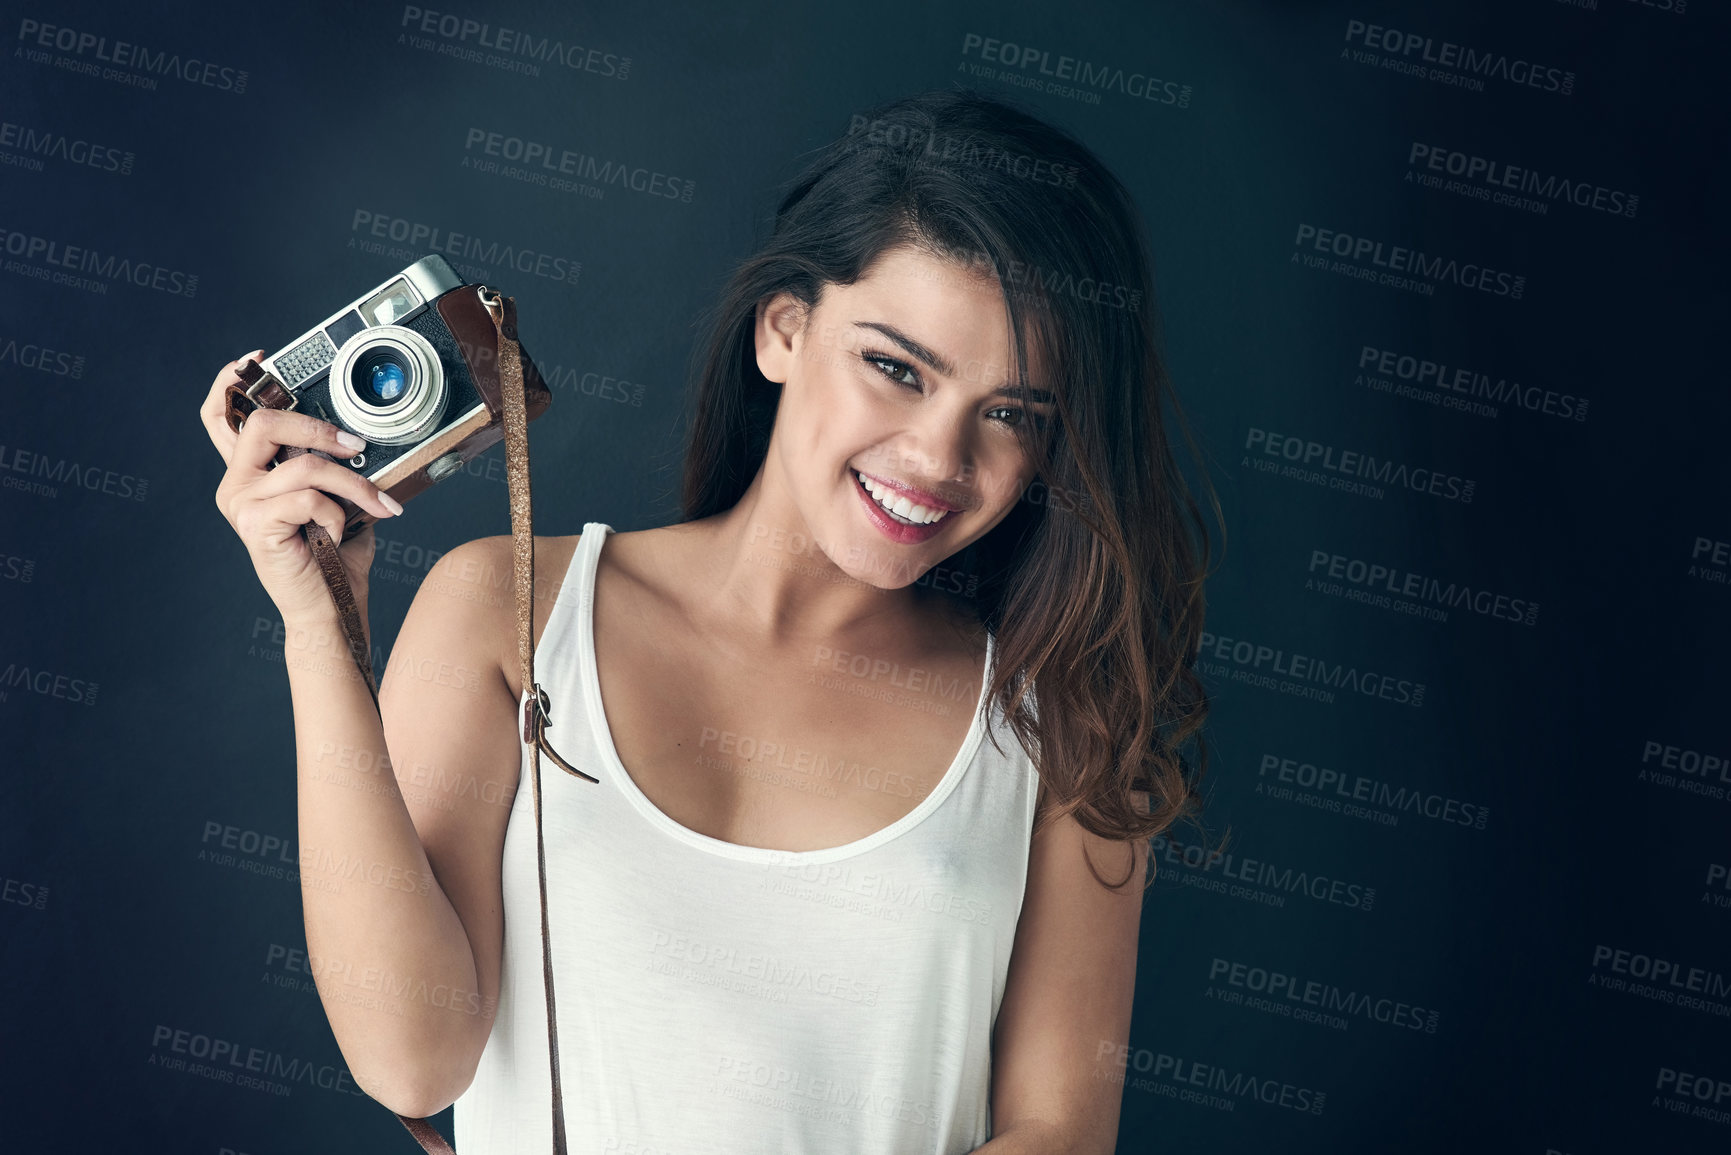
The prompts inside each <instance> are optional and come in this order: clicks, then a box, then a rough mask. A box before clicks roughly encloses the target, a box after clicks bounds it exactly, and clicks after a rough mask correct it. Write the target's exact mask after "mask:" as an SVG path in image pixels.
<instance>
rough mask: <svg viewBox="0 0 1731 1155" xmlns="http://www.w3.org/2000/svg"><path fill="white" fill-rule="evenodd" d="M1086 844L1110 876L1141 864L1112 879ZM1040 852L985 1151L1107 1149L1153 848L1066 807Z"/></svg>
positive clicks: (1014, 956) (1032, 869) (1011, 985)
mask: <svg viewBox="0 0 1731 1155" xmlns="http://www.w3.org/2000/svg"><path fill="white" fill-rule="evenodd" d="M1084 850H1086V852H1087V853H1088V854H1089V855H1091V856H1092V859H1093V862H1094V865H1095V867H1096V869H1098V870H1099V872H1100V873H1101V875H1102V876H1104V877H1105V878H1107V879H1110V880H1113V881H1116V880H1117V879H1118V878H1120V877H1122V876H1123V874H1124V870H1125V868H1126V867H1127V866H1129V867H1131V869H1132V873H1131V877H1130V882H1129V885H1127V886H1126V887H1125V888H1124V889H1123V890H1122V891H1120V892H1117V893H1114V892H1112V891H1109V890H1107V889H1105V888H1104V887H1102V886H1101V885H1100V884H1099V883H1098V882H1096V881H1095V880H1094V877H1093V875H1092V874H1090V873H1089V870H1088V865H1087V862H1086V861H1085V860H1084V859H1083V857H1082V855H1083V852H1084ZM1030 854H1031V857H1030V860H1029V863H1028V883H1027V891H1026V894H1025V896H1024V899H1023V906H1022V917H1021V921H1020V922H1019V923H1018V924H1017V927H1016V942H1015V946H1014V948H1013V950H1012V953H1011V956H1010V973H1009V976H1008V978H1007V980H1006V986H1005V989H1004V1001H1003V1004H1002V1006H1000V1007H999V1008H998V1021H997V1026H996V1030H995V1032H994V1038H993V1061H992V1135H993V1138H992V1139H991V1140H990V1141H989V1142H987V1143H985V1144H984V1145H982V1146H981V1147H979V1148H977V1150H978V1151H980V1152H982V1153H987V1152H989V1153H991V1155H998V1153H999V1152H1002V1153H1003V1155H1015V1153H1021V1152H1026V1153H1027V1155H1035V1153H1045V1152H1057V1151H1064V1152H1076V1153H1081V1152H1090V1153H1092V1152H1101V1153H1102V1155H1107V1153H1110V1152H1111V1151H1112V1150H1113V1148H1114V1146H1115V1144H1116V1143H1117V1136H1118V1108H1119V1101H1120V1099H1121V1097H1122V1095H1123V1093H1124V1082H1123V1072H1124V1064H1123V1059H1122V1057H1121V1056H1122V1052H1123V1050H1124V1047H1125V1044H1126V1041H1127V1040H1128V1038H1129V1035H1130V1007H1131V1001H1132V999H1133V997H1134V994H1135V989H1136V946H1137V937H1138V932H1139V929H1140V926H1141V919H1142V901H1143V879H1144V878H1145V877H1146V876H1145V874H1144V871H1145V870H1146V867H1147V862H1148V847H1147V845H1146V844H1145V843H1141V842H1133V843H1122V842H1109V841H1107V840H1106V839H1103V838H1100V837H1098V836H1096V835H1093V834H1089V833H1088V832H1087V831H1086V830H1084V829H1082V827H1081V826H1080V825H1079V824H1078V823H1077V822H1076V820H1075V819H1074V818H1070V817H1065V818H1062V819H1060V820H1058V821H1057V822H1055V823H1053V824H1052V825H1051V826H1050V827H1048V828H1047V829H1046V830H1044V831H1042V832H1041V834H1040V835H1039V837H1037V838H1035V839H1034V841H1033V845H1032V848H1031V851H1030ZM1132 864H1133V865H1132Z"/></svg>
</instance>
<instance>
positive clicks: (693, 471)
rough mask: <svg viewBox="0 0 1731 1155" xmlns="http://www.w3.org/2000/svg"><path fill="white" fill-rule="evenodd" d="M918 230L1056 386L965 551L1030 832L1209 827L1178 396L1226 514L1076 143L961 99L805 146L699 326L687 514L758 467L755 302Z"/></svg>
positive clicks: (1201, 546) (1202, 564) (1198, 599)
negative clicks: (1026, 798)
mask: <svg viewBox="0 0 1731 1155" xmlns="http://www.w3.org/2000/svg"><path fill="white" fill-rule="evenodd" d="M905 244H912V245H917V246H920V247H922V248H924V249H926V250H927V251H930V252H934V253H937V254H940V255H943V256H946V257H948V258H951V259H953V260H956V261H957V262H959V263H961V264H963V265H964V266H966V267H967V268H968V269H970V270H974V271H982V272H985V273H987V274H988V275H995V276H996V277H997V278H998V282H999V284H1000V285H1001V286H1002V288H1003V290H1004V302H1005V306H1006V309H1007V311H1008V316H1009V323H1010V331H1011V334H1012V338H1013V340H1012V344H1013V345H1014V347H1015V356H1016V366H1015V371H1016V376H1015V377H1014V378H1013V380H1015V382H1016V383H1017V384H1018V385H1020V386H1022V387H1027V386H1028V385H1029V373H1028V366H1029V362H1030V351H1032V352H1034V353H1035V354H1037V359H1038V364H1040V365H1041V366H1044V367H1046V369H1045V371H1044V372H1043V373H1042V375H1041V380H1040V382H1039V384H1040V385H1041V386H1043V387H1045V388H1048V389H1050V390H1051V391H1052V392H1053V393H1054V394H1055V409H1056V413H1055V419H1054V420H1053V421H1052V422H1051V423H1049V424H1047V425H1045V426H1043V427H1042V426H1041V425H1040V424H1039V423H1033V422H1027V421H1023V422H1019V423H1018V424H1017V425H1016V426H1015V427H1014V428H1016V429H1017V430H1018V435H1019V436H1020V437H1021V439H1022V444H1023V448H1024V449H1025V450H1026V452H1027V453H1028V455H1029V459H1030V460H1031V461H1033V462H1035V463H1036V472H1035V476H1034V480H1033V482H1032V483H1030V485H1029V486H1028V488H1027V490H1026V491H1025V492H1024V493H1023V495H1022V500H1020V501H1018V502H1017V503H1016V505H1015V507H1014V508H1013V509H1012V511H1011V512H1010V513H1009V514H1007V515H1006V516H1005V517H1004V519H1003V520H1002V521H1001V522H999V524H998V525H996V526H994V527H993V528H992V530H991V531H990V532H989V533H987V534H986V535H984V536H983V537H981V538H980V539H979V540H978V541H976V542H974V543H973V544H972V545H970V546H968V547H967V548H965V549H964V550H962V551H961V552H960V553H959V554H958V555H956V559H955V560H954V562H953V563H951V564H954V565H955V567H956V568H958V569H960V570H962V571H963V572H964V573H967V574H970V575H973V576H974V577H975V578H976V579H977V582H976V583H972V584H973V591H972V592H973V596H972V597H970V598H967V599H966V600H967V601H968V602H969V604H971V605H972V607H973V609H974V612H975V613H976V614H977V616H978V618H979V620H980V621H982V622H983V623H984V624H985V626H986V627H987V628H988V629H990V630H991V631H992V633H993V635H994V637H995V640H996V643H997V655H996V661H995V663H994V672H993V674H992V684H991V686H990V688H989V690H988V696H989V698H995V699H996V702H997V704H998V705H999V706H1000V707H1001V709H1002V711H1003V714H1004V716H1005V718H1006V719H1007V720H1008V722H1009V724H1010V727H1011V729H1012V731H1013V732H1014V733H1015V735H1016V737H1017V739H1018V740H1019V741H1020V742H1021V743H1022V745H1023V748H1024V749H1025V750H1027V751H1028V754H1029V756H1030V757H1031V758H1032V759H1033V760H1034V763H1035V765H1036V766H1037V767H1038V768H1039V773H1040V779H1041V781H1042V783H1043V784H1044V786H1045V790H1046V799H1045V802H1044V804H1043V807H1042V812H1041V816H1040V818H1039V822H1038V824H1037V826H1036V829H1037V830H1038V829H1042V828H1044V827H1045V826H1047V825H1049V824H1050V823H1051V822H1053V821H1055V820H1056V819H1057V818H1059V817H1060V816H1062V815H1065V814H1074V815H1075V819H1076V821H1077V822H1078V823H1079V824H1080V825H1081V826H1082V827H1083V828H1084V829H1086V830H1088V831H1090V832H1092V833H1094V834H1096V835H1099V836H1102V837H1105V838H1109V839H1113V840H1118V841H1128V840H1131V839H1149V838H1152V837H1153V836H1155V835H1157V834H1160V833H1162V832H1163V831H1165V830H1166V829H1168V828H1169V827H1170V826H1172V825H1173V824H1174V823H1175V822H1177V821H1178V820H1180V819H1183V818H1187V819H1190V820H1191V821H1193V822H1195V823H1196V824H1197V825H1198V826H1199V827H1200V825H1201V823H1200V813H1201V803H1202V799H1201V795H1200V792H1199V784H1200V782H1201V779H1202V777H1203V775H1204V774H1205V773H1206V771H1207V766H1208V746H1207V742H1206V740H1205V737H1204V734H1203V725H1204V721H1205V719H1206V717H1207V714H1208V709H1209V699H1208V695H1207V693H1206V691H1205V689H1204V687H1203V685H1202V681H1201V679H1200V678H1199V677H1198V676H1197V674H1196V672H1195V668H1194V667H1195V662H1196V658H1197V654H1198V651H1199V648H1200V646H1201V637H1202V620H1203V580H1204V578H1205V577H1206V576H1207V573H1208V562H1209V550H1210V544H1209V534H1208V526H1207V523H1206V522H1205V521H1204V520H1203V517H1202V512H1201V509H1200V507H1199V506H1198V503H1197V501H1196V499H1195V496H1194V495H1193V493H1192V491H1191V488H1190V487H1189V485H1188V484H1187V483H1186V481H1185V478H1184V475H1183V474H1182V473H1181V471H1180V469H1179V467H1178V463H1177V461H1176V459H1175V457H1174V454H1173V452H1172V449H1171V447H1170V446H1169V444H1168V440H1167V416H1166V413H1165V410H1166V408H1167V407H1168V406H1170V408H1171V410H1172V419H1173V423H1174V425H1175V426H1176V428H1177V429H1178V431H1179V432H1180V433H1181V435H1182V437H1183V440H1184V443H1185V445H1186V446H1187V447H1188V449H1189V451H1190V453H1191V457H1192V459H1193V460H1194V461H1195V462H1196V463H1197V465H1198V477H1199V479H1200V485H1201V487H1202V488H1203V489H1204V490H1205V491H1206V493H1207V497H1208V502H1209V505H1210V507H1211V508H1212V510H1213V511H1214V514H1215V519H1216V521H1217V522H1219V521H1220V504H1219V500H1218V498H1217V497H1216V495H1215V492H1214V490H1213V487H1212V485H1211V483H1210V482H1209V481H1208V479H1207V476H1206V473H1205V472H1202V469H1201V466H1202V465H1203V464H1204V459H1203V457H1202V455H1201V453H1200V452H1199V451H1198V449H1197V446H1196V442H1195V439H1194V438H1193V437H1192V435H1191V433H1190V430H1189V427H1188V424H1187V422H1186V420H1185V418H1184V416H1183V412H1182V410H1181V409H1180V408H1179V406H1178V403H1177V398H1176V396H1175V395H1174V393H1173V391H1172V387H1171V383H1170V381H1169V379H1168V377H1167V373H1166V368H1165V362H1164V358H1163V356H1162V354H1161V351H1160V336H1159V326H1158V322H1157V319H1156V316H1155V310H1154V295H1153V284H1152V277H1151V274H1150V268H1149V261H1148V257H1147V255H1146V253H1147V249H1146V244H1147V242H1146V237H1145V234H1144V229H1143V225H1142V221H1141V217H1140V214H1139V213H1138V211H1137V209H1136V207H1135V203H1134V201H1133V199H1132V198H1131V196H1130V193H1129V191H1128V190H1127V189H1126V188H1125V187H1124V186H1123V184H1122V183H1121V182H1120V181H1119V180H1118V179H1117V178H1116V177H1115V176H1113V174H1112V173H1111V172H1109V171H1108V170H1107V168H1106V166H1105V165H1104V164H1102V163H1101V162H1100V160H1099V159H1098V158H1097V157H1095V155H1094V154H1093V153H1092V152H1091V151H1090V150H1089V149H1088V148H1087V147H1085V146H1084V145H1083V144H1081V143H1080V142H1079V141H1077V140H1076V139H1075V138H1074V137H1072V136H1071V135H1069V134H1068V133H1066V132H1064V131H1062V130H1061V129H1058V128H1056V127H1054V126H1052V125H1049V124H1047V123H1045V122H1043V121H1041V120H1040V119H1038V118H1037V117H1035V116H1033V115H1031V114H1029V113H1028V112H1026V111H1024V110H1021V109H1019V108H1017V107H1015V106H1014V105H1012V104H1010V103H1008V102H1006V101H1003V100H999V99H996V98H993V97H988V96H985V95H982V94H980V93H976V92H971V91H967V90H961V89H957V90H950V91H937V92H929V93H924V94H921V95H918V96H914V97H910V98H908V99H904V100H899V101H896V102H894V103H891V104H887V105H884V106H881V107H879V108H876V109H873V110H871V111H870V112H867V113H864V114H862V115H858V116H855V117H853V118H852V122H851V124H850V128H849V131H848V132H847V133H845V134H844V135H843V136H841V137H840V138H838V139H836V140H835V141H833V142H832V143H830V144H829V145H827V146H826V147H823V148H821V149H819V150H817V152H816V153H815V154H814V155H813V156H812V157H810V158H809V160H808V163H807V164H806V165H805V167H804V168H803V171H801V172H800V173H799V175H798V176H796V177H795V178H794V179H793V181H792V183H791V185H790V186H788V187H787V189H786V191H785V193H784V195H783V196H782V199H781V202H780V205H779V207H778V209H777V210H776V214H775V219H774V225H773V229H772V230H771V233H770V235H769V237H768V238H767V239H766V240H765V241H764V242H763V243H762V244H761V245H760V246H759V247H758V250H757V251H756V252H755V253H754V254H753V255H752V256H750V257H749V258H747V259H746V260H745V261H743V262H742V263H740V264H739V265H738V267H737V268H736V269H735V270H734V272H733V274H732V276H731V278H730V279H729V281H728V283H727V285H726V287H725V288H724V290H723V291H722V293H721V296H720V300H719V302H718V304H717V305H716V306H715V307H714V308H713V309H712V310H711V311H710V312H709V313H708V314H707V315H706V317H705V318H704V320H703V323H704V324H705V326H706V327H707V337H706V339H705V340H703V341H701V342H700V343H699V344H698V346H697V348H696V349H695V351H694V355H695V365H694V377H695V379H696V385H697V387H696V389H694V390H693V391H692V393H691V397H690V401H691V404H692V409H691V411H690V413H689V415H688V432H687V439H686V446H685V468H684V484H683V492H682V495H681V496H682V507H683V511H684V515H685V518H686V519H687V520H696V519H699V518H704V517H709V516H712V515H714V514H717V513H721V512H724V511H726V510H727V509H730V508H731V507H732V506H733V505H734V504H736V503H737V502H738V501H739V499H740V497H741V496H742V495H743V494H744V492H745V490H746V488H747V486H748V485H749V484H750V483H751V480H752V478H753V477H754V476H756V474H757V471H758V469H759V467H760V466H761V465H762V463H763V460H764V456H765V452H766V450H767V447H768V444H769V437H770V431H771V428H772V427H773V424H774V419H775V411H776V403H777V400H778V398H779V391H780V388H781V387H780V386H779V385H778V384H775V383H772V382H770V381H768V380H766V379H765V378H764V376H763V375H762V373H761V372H759V370H758V368H757V359H756V350H755V345H754V342H753V322H754V318H755V311H756V307H757V305H758V303H759V302H761V301H764V300H766V299H767V298H769V297H771V296H773V295H774V294H776V293H780V292H787V293H791V294H793V295H794V296H795V297H796V298H797V299H799V300H800V301H801V302H803V303H804V304H805V305H806V306H807V307H811V306H813V305H815V304H816V303H817V301H818V298H819V295H820V293H821V292H822V289H823V286H824V285H826V284H837V285H846V284H851V283H853V282H854V281H855V280H857V279H858V278H859V277H860V276H861V275H862V274H863V273H864V271H865V270H866V269H867V268H868V267H869V266H870V265H871V263H872V262H873V260H875V259H876V258H877V257H878V256H879V255H880V254H881V253H883V252H884V251H885V250H886V249H889V248H892V247H895V246H898V245H905ZM1192 531H1194V535H1193V533H1192ZM1224 541H1225V533H1224V526H1223V524H1222V529H1221V542H1222V546H1224ZM946 592H948V591H946ZM951 596H957V595H954V594H952V595H951ZM993 743H994V745H996V737H995V736H994V737H993ZM1191 748H1194V750H1195V754H1196V757H1195V759H1194V761H1192V760H1191V759H1190V758H1188V757H1187V756H1186V753H1185V752H1186V750H1188V749H1191ZM1089 870H1090V871H1091V872H1092V873H1093V875H1094V877H1095V879H1096V880H1098V881H1099V882H1101V884H1102V885H1105V886H1109V887H1112V888H1113V889H1117V888H1121V887H1123V886H1124V885H1126V884H1127V883H1128V882H1129V881H1130V878H1129V875H1128V874H1127V875H1126V876H1125V878H1123V879H1121V880H1119V881H1117V882H1115V883H1108V882H1106V880H1105V879H1103V878H1101V877H1100V873H1099V871H1098V870H1097V869H1096V868H1095V867H1094V864H1093V862H1092V861H1090V862H1089ZM1132 873H1133V872H1132ZM1152 877H1153V872H1152V871H1150V872H1149V874H1148V878H1149V881H1151V880H1152Z"/></svg>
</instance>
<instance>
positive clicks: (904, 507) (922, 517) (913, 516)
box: [854, 469, 950, 525]
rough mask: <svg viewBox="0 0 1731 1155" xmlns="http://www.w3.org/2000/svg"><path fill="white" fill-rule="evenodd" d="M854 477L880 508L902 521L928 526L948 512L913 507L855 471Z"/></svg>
mask: <svg viewBox="0 0 1731 1155" xmlns="http://www.w3.org/2000/svg"><path fill="white" fill-rule="evenodd" d="M854 476H855V477H857V478H859V481H860V484H861V485H863V486H864V487H865V489H866V492H867V493H869V494H871V495H872V497H873V498H874V499H875V500H876V501H877V503H878V504H879V505H880V506H882V507H883V508H884V509H885V510H887V511H888V512H889V513H891V514H892V515H894V516H896V517H898V518H900V519H901V520H902V521H906V522H911V523H913V524H914V525H930V524H931V523H932V522H934V521H938V520H940V519H941V518H943V517H944V516H946V515H947V514H948V513H949V512H950V511H949V510H947V509H927V508H926V507H925V506H923V505H915V504H914V503H913V502H911V501H909V500H908V499H907V498H906V497H903V496H902V495H901V494H898V493H896V492H895V491H894V490H892V489H890V488H889V487H888V486H883V485H879V484H878V483H877V482H875V481H873V480H872V479H871V478H869V477H867V476H866V475H865V474H863V473H861V472H859V471H858V470H857V469H856V470H855V471H854Z"/></svg>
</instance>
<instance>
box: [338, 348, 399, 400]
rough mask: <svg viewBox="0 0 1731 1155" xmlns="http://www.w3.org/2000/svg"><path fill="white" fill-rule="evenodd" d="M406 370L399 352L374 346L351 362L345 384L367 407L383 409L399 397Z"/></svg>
mask: <svg viewBox="0 0 1731 1155" xmlns="http://www.w3.org/2000/svg"><path fill="white" fill-rule="evenodd" d="M409 373H410V367H409V365H408V364H407V363H406V362H405V361H404V358H403V355H402V353H401V352H400V351H399V350H396V349H393V348H391V347H390V346H388V345H381V346H377V347H375V348H373V349H370V350H368V351H367V352H366V353H365V354H363V355H362V356H360V357H358V358H356V359H355V364H354V368H353V369H351V370H349V382H350V384H352V385H353V386H354V390H355V396H356V397H357V398H359V399H360V400H361V401H364V402H366V403H367V404H368V405H376V406H379V407H381V408H382V407H383V406H386V405H389V404H391V403H392V402H393V401H395V400H396V399H397V398H399V397H401V396H402V395H403V390H405V389H407V388H408V387H409Z"/></svg>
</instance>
